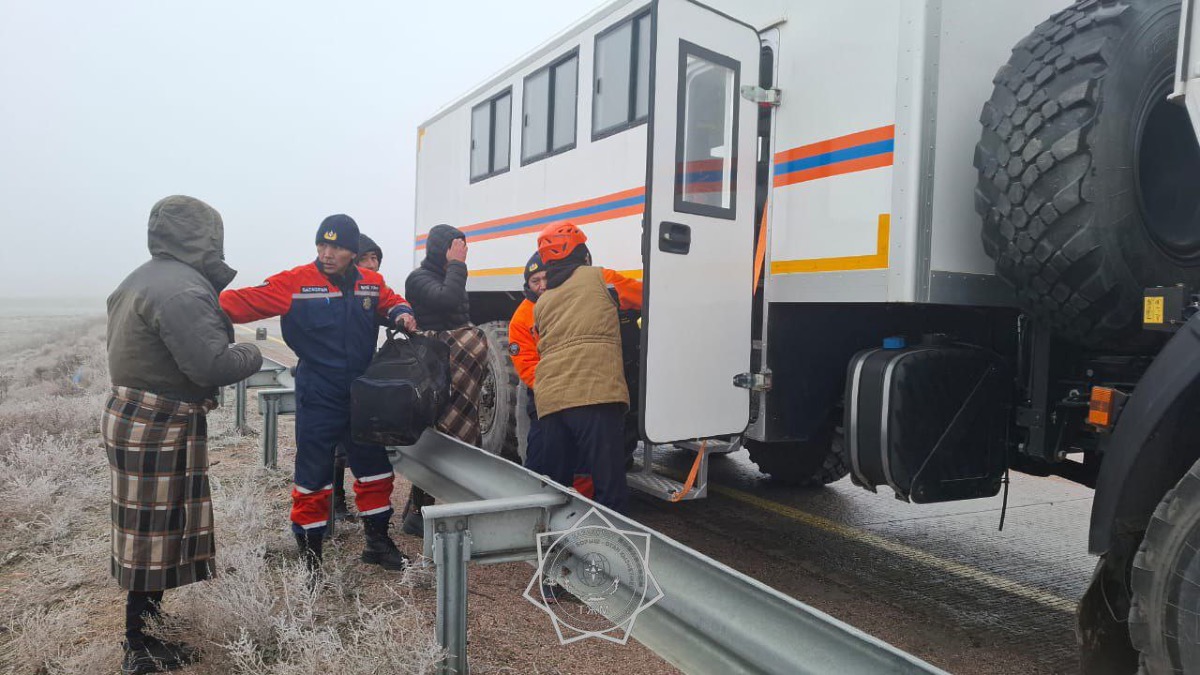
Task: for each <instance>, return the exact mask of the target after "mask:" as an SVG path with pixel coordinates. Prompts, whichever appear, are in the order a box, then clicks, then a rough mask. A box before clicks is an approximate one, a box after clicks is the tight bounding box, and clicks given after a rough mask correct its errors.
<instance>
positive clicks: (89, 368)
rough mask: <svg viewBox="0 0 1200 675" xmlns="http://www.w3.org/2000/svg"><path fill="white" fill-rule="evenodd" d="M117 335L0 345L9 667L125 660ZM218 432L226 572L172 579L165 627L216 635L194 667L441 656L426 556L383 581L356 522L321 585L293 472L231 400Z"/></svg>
mask: <svg viewBox="0 0 1200 675" xmlns="http://www.w3.org/2000/svg"><path fill="white" fill-rule="evenodd" d="M104 340H105V338H104V326H103V323H102V322H95V321H93V322H87V323H79V324H77V325H75V324H72V325H70V326H67V327H62V326H59V327H58V328H56V329H54V331H53V332H51V333H48V334H46V335H43V336H41V337H40V338H38V339H34V338H27V339H24V340H22V341H19V342H17V343H11V342H10V343H9V344H8V345H7V346H6V347H0V533H3V536H0V599H2V600H3V601H2V602H0V673H13V674H16V673H20V674H22V675H24V674H27V673H38V674H42V673H45V674H51V673H95V672H113V671H115V670H117V669H118V663H119V660H120V640H121V637H122V636H121V633H122V627H123V620H124V614H123V602H124V593H123V592H122V591H121V590H120V589H119V588H118V587H117V586H116V584H115V582H114V581H113V580H112V579H111V577H110V575H109V569H108V566H109V545H110V544H109V474H108V461H107V458H106V455H105V451H104V447H103V442H102V440H101V438H100V434H99V420H100V414H101V411H102V410H103V406H104V401H105V398H106V397H107V393H108V375H107V370H106V360H105V351H104ZM209 438H210V443H209V447H210V461H211V462H212V463H213V465H214V470H213V473H212V485H213V506H214V511H215V514H216V523H217V562H218V577H217V579H215V580H213V581H209V582H205V583H201V584H194V585H192V586H188V587H184V588H182V589H178V590H175V591H169V592H168V593H167V596H166V600H165V603H164V609H165V611H166V612H167V616H166V619H165V620H164V621H163V622H162V623H161V624H160V625H158V626H157V627H156V630H158V631H159V632H161V633H163V634H164V635H166V636H169V637H172V638H177V639H183V640H185V641H187V642H189V643H190V644H192V645H193V646H195V647H198V648H200V649H201V650H202V654H203V661H202V662H201V663H200V664H198V665H196V666H194V667H192V668H190V669H188V670H187V671H183V672H191V673H240V674H246V675H249V674H251V673H254V674H260V673H266V674H271V673H321V672H336V673H347V674H360V673H361V674H364V675H365V674H368V673H379V674H383V673H424V672H430V671H432V670H433V668H434V666H435V665H436V663H437V661H438V659H439V658H440V655H441V654H440V652H439V650H438V649H437V646H436V644H435V642H434V636H433V622H432V617H431V616H428V615H427V614H426V613H425V612H422V611H421V609H420V608H419V607H417V605H416V603H415V601H414V600H413V598H412V593H411V591H412V589H413V588H423V587H427V586H428V583H429V580H428V572H427V571H426V570H422V569H420V568H417V569H415V570H413V571H412V572H410V573H407V574H405V575H404V576H391V577H388V578H387V582H386V583H381V582H380V577H379V575H378V573H377V572H375V571H374V568H364V567H363V566H361V565H359V564H358V563H357V562H356V561H355V558H356V556H357V553H358V542H359V538H360V537H361V535H360V534H358V533H357V532H346V533H344V534H342V535H341V536H340V537H339V541H335V542H333V543H332V544H331V545H330V546H329V547H327V549H326V567H325V573H324V575H323V578H322V581H321V583H320V584H318V585H317V587H316V588H315V589H312V588H310V585H309V583H308V581H307V576H306V573H305V572H304V570H303V569H302V567H301V566H299V565H298V564H297V562H296V556H295V552H294V543H293V542H292V539H291V535H290V533H289V532H288V531H287V529H286V522H287V507H288V504H289V499H288V491H289V488H290V477H289V475H288V474H287V472H285V471H282V470H269V469H264V468H262V467H259V466H257V462H256V461H255V458H256V457H257V451H256V450H254V446H253V444H254V440H253V439H249V438H245V437H243V436H241V435H240V434H239V433H237V432H236V431H235V430H234V428H233V420H232V410H231V409H230V407H226V408H220V409H218V410H217V411H215V412H214V413H213V414H211V415H210V416H209ZM347 529H349V528H347ZM342 539H344V540H345V541H346V542H347V543H346V545H344V546H343V545H340V540H342ZM366 575H373V576H371V577H367V576H366ZM364 588H367V589H370V591H369V592H364Z"/></svg>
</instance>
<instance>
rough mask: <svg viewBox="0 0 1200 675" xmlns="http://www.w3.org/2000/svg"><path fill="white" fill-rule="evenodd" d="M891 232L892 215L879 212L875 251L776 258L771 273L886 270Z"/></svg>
mask: <svg viewBox="0 0 1200 675" xmlns="http://www.w3.org/2000/svg"><path fill="white" fill-rule="evenodd" d="M890 234H891V215H890V214H887V213H881V214H879V229H878V232H877V234H876V238H875V253H873V254H871V255H851V256H844V257H840V258H812V259H809V260H776V261H774V262H772V263H771V274H812V273H814V272H850V271H854V270H885V269H887V267H888V241H889V237H890Z"/></svg>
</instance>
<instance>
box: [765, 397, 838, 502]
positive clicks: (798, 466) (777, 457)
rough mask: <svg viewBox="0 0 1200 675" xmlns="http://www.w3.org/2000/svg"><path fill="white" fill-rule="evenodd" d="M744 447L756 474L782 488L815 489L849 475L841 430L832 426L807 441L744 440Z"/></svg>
mask: <svg viewBox="0 0 1200 675" xmlns="http://www.w3.org/2000/svg"><path fill="white" fill-rule="evenodd" d="M838 419H841V416H840V415H839V416H838ZM744 445H745V446H746V449H747V450H749V451H750V461H752V462H754V463H755V464H757V465H758V469H759V471H762V472H763V473H765V474H769V475H770V476H771V478H773V479H775V480H777V481H779V482H781V483H783V484H785V485H791V486H795V487H806V488H817V487H822V486H824V485H829V484H830V483H836V482H837V481H839V480H841V479H842V478H845V477H846V475H847V474H849V473H850V463H849V458H848V457H847V455H846V444H845V442H844V441H843V438H842V430H841V429H840V428H836V427H835V426H834V425H833V424H830V425H829V426H827V427H826V429H824V430H823V431H822V433H821V434H819V435H818V436H817V437H816V438H813V439H810V440H807V441H784V442H777V443H771V442H763V441H755V440H751V439H749V438H747V439H746V440H745V441H744Z"/></svg>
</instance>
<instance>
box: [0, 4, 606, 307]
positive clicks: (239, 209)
mask: <svg viewBox="0 0 1200 675" xmlns="http://www.w3.org/2000/svg"><path fill="white" fill-rule="evenodd" d="M598 1H599V0H514V1H512V2H483V1H471V2H466V1H460V2H425V3H416V2H400V1H399V0H395V1H393V2H383V1H378V0H375V1H356V2H346V3H329V2H313V1H310V0H300V1H295V0H289V1H288V2H283V1H282V0H271V1H257V2H232V1H229V0H222V1H218V2H204V3H196V2H187V3H185V2H178V1H165V0H159V1H152V0H138V1H132V0H104V2H95V1H87V2H85V1H83V0H75V1H71V2H67V1H56V0H38V1H20V0H0V231H2V232H3V233H4V234H3V243H0V281H3V289H2V290H0V298H6V299H7V301H8V302H9V303H10V304H13V303H12V299H13V298H25V300H23V301H21V302H20V303H17V304H20V305H21V306H24V307H35V308H36V307H41V308H48V307H50V306H51V305H52V304H53V303H50V302H48V300H49V299H51V298H61V297H64V296H69V297H73V298H75V301H76V302H77V303H81V304H87V305H89V306H92V305H90V303H95V304H94V306H95V307H97V308H100V307H102V305H101V302H102V300H103V298H104V297H105V296H107V295H108V293H109V292H111V290H112V289H113V288H114V287H115V286H116V284H117V283H119V282H120V280H121V279H122V278H124V276H125V275H126V274H128V273H129V271H130V270H132V269H133V268H134V267H136V266H137V265H139V264H141V263H142V262H143V261H145V260H146V259H148V258H149V254H148V252H147V250H146V220H147V216H148V214H149V211H150V207H151V206H152V205H153V204H154V202H155V201H157V200H158V199H159V198H161V197H163V196H166V195H169V194H180V193H182V194H188V195H192V196H195V197H199V198H201V199H203V200H205V201H207V202H208V203H210V204H212V205H213V206H214V207H216V208H217V210H219V211H220V212H221V215H222V216H223V217H224V220H225V250H226V259H227V260H228V261H229V263H230V264H231V265H232V266H233V267H234V268H236V269H237V270H238V271H239V274H238V277H237V279H235V280H234V282H233V285H234V286H240V285H252V284H257V283H259V282H260V281H261V280H262V279H263V278H264V277H266V276H267V275H269V274H272V273H274V272H277V271H280V270H283V269H286V268H289V267H293V266H295V265H299V264H302V263H304V262H306V261H308V260H310V259H312V258H313V257H314V255H315V253H314V250H315V249H314V245H313V238H314V235H315V233H316V228H317V225H318V223H319V222H320V220H321V219H322V218H323V217H324V216H326V215H329V214H331V213H339V212H344V213H348V214H350V215H351V216H353V217H354V218H355V219H356V220H357V221H358V223H359V226H360V228H361V229H362V230H363V231H364V232H365V233H367V234H369V235H371V236H372V237H373V238H374V239H375V240H376V241H377V242H379V244H380V245H381V246H382V247H383V249H384V267H383V273H384V276H385V277H386V278H387V279H388V280H389V283H390V284H392V285H393V286H396V287H401V288H402V287H403V276H404V275H405V274H407V272H408V270H409V269H410V266H411V260H412V253H411V251H412V237H413V222H412V218H413V186H414V181H415V178H414V169H415V156H414V153H415V147H416V129H417V125H418V124H420V123H421V122H422V121H424V120H425V119H427V118H428V117H430V116H431V115H432V114H433V113H434V112H435V111H436V110H438V109H439V108H441V107H442V106H443V105H444V104H446V103H449V102H450V101H451V100H453V99H454V98H456V97H457V96H459V95H460V94H463V93H464V92H466V91H467V90H468V89H470V88H472V87H473V86H475V85H476V84H478V83H480V82H481V81H482V80H484V79H486V78H487V77H488V76H490V75H492V74H493V73H495V72H497V71H498V70H500V69H501V68H502V67H504V66H505V65H507V64H509V63H510V62H512V61H514V60H516V59H517V58H518V57H520V56H521V55H523V54H524V53H526V52H528V51H531V50H532V49H533V48H534V47H536V46H537V45H538V44H540V43H542V42H544V41H545V40H546V39H547V38H549V37H550V36H551V35H553V34H555V33H557V32H558V31H559V30H561V29H563V28H565V27H566V26H567V25H569V24H571V23H573V22H574V21H575V20H577V19H579V18H582V17H583V16H584V15H585V14H586V13H588V12H589V11H590V10H591V9H592V8H593V7H595V6H596V5H597V4H598ZM464 180H465V178H464ZM456 224H457V225H462V224H463V223H456Z"/></svg>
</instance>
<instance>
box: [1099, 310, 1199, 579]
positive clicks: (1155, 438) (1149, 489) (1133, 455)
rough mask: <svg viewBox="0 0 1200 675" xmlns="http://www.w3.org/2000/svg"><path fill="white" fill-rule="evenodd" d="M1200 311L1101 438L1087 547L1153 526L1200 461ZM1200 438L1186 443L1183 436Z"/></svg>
mask: <svg viewBox="0 0 1200 675" xmlns="http://www.w3.org/2000/svg"><path fill="white" fill-rule="evenodd" d="M1197 409H1200V314H1197V315H1196V316H1194V317H1192V319H1191V320H1189V321H1188V322H1187V324H1186V325H1184V327H1183V328H1181V329H1180V330H1179V332H1177V333H1176V334H1175V336H1174V337H1172V338H1171V340H1170V341H1169V342H1168V343H1167V345H1166V346H1165V347H1164V348H1163V349H1162V351H1161V352H1159V354H1158V356H1157V357H1156V358H1155V360H1154V363H1153V364H1151V366H1150V368H1148V369H1147V370H1146V373H1145V374H1144V375H1143V376H1142V378H1141V380H1140V381H1139V382H1138V385H1137V388H1136V390H1135V391H1134V394H1133V396H1132V397H1130V399H1129V402H1128V403H1127V404H1126V406H1125V408H1124V410H1123V411H1122V413H1121V416H1120V418H1119V419H1118V420H1117V426H1116V429H1114V431H1113V433H1112V434H1110V435H1108V436H1107V437H1105V438H1104V439H1103V440H1102V441H1101V443H1100V453H1101V456H1102V458H1103V459H1102V461H1101V464H1100V473H1099V476H1098V478H1097V481H1096V492H1095V497H1094V500H1093V503H1092V519H1091V526H1090V529H1089V534H1088V550H1089V551H1090V552H1092V553H1093V554H1097V555H1100V554H1103V553H1106V552H1108V551H1109V550H1110V549H1111V548H1113V546H1114V545H1115V544H1116V541H1117V538H1118V537H1120V536H1122V535H1123V534H1128V533H1130V532H1140V531H1141V530H1144V529H1145V528H1146V524H1147V523H1148V522H1149V521H1150V516H1151V515H1152V514H1153V513H1154V509H1155V507H1156V506H1157V505H1158V503H1159V501H1160V500H1161V499H1162V497H1163V495H1165V494H1166V493H1167V491H1169V490H1170V489H1171V488H1173V487H1174V486H1175V484H1176V483H1177V482H1178V481H1179V479H1180V478H1182V477H1183V475H1184V474H1185V473H1187V471H1188V469H1189V468H1190V467H1191V465H1192V464H1193V463H1194V462H1195V461H1196V460H1197V459H1198V458H1200V415H1196V414H1194V413H1195V411H1197ZM1189 438H1192V439H1197V441H1196V442H1192V443H1186V442H1181V440H1182V439H1189Z"/></svg>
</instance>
